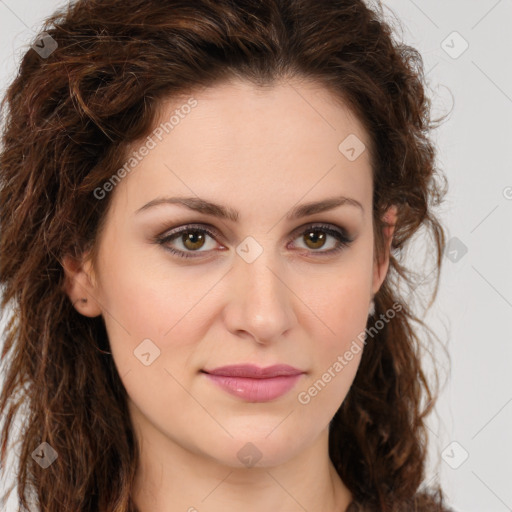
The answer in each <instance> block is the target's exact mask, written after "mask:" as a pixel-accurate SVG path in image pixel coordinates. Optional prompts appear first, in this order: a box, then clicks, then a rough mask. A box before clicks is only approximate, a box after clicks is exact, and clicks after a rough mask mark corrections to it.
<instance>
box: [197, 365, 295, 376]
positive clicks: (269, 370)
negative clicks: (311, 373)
mask: <svg viewBox="0 0 512 512" xmlns="http://www.w3.org/2000/svg"><path fill="white" fill-rule="evenodd" d="M202 371H203V372H205V373H209V374H210V375H223V376H225V377H248V378H253V379H265V378H270V377H278V376H281V375H299V374H301V373H304V372H303V371H302V370H298V369H297V368H294V367H293V366H290V365H287V364H275V365H273V366H267V367H266V368H261V367H259V366H255V365H253V364H235V365H229V366H219V367H218V368H214V369H213V370H202Z"/></svg>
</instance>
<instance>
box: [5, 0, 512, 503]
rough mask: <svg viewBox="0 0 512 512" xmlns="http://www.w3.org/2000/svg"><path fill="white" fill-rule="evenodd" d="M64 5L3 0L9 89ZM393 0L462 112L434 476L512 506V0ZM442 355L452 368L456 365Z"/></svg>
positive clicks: (470, 495)
mask: <svg viewBox="0 0 512 512" xmlns="http://www.w3.org/2000/svg"><path fill="white" fill-rule="evenodd" d="M64 3H65V2H63V1H61V2H58V1H55V0H37V1H34V0H32V1H28V0H16V1H15V0H0V29H1V30H0V90H1V91H4V89H5V87H6V85H7V83H8V82H9V81H10V80H11V79H12V78H13V77H14V75H15V69H16V66H17V64H18V61H19V58H20V55H21V53H22V51H23V48H24V47H26V45H27V44H28V43H29V42H30V41H31V39H32V38H33V37H34V36H35V35H36V34H37V33H38V32H39V27H40V26H41V21H42V19H43V18H44V17H45V16H47V15H49V14H50V13H52V12H53V10H54V9H55V8H57V7H58V6H60V5H63V4H64ZM383 3H384V5H385V6H386V8H390V9H391V10H392V11H393V12H395V13H396V15H397V16H398V18H399V19H400V22H401V26H402V28H403V33H402V32H401V31H400V28H399V27H396V28H397V30H398V31H399V34H401V35H399V37H400V38H402V39H403V40H404V41H405V42H406V43H408V44H411V45H413V46H415V47H416V48H418V49H419V50H420V52H421V54H422V56H423V58H424V63H425V70H426V72H427V73H428V75H427V77H428V80H429V86H430V91H429V95H430V96H431V98H432V102H433V106H434V114H439V115H441V114H443V113H445V112H447V111H450V110H452V112H451V115H450V117H449V118H448V120H447V121H445V123H444V124H443V125H442V127H441V128H439V129H438V130H437V131H436V133H435V139H436V141H437V143H438V147H439V153H438V163H439V166H440V167H441V168H442V169H443V170H444V172H445V173H446V175H447V177H448V180H449V186H450V190H449V193H448V195H447V198H446V202H445V204H444V206H443V209H442V210H441V211H440V214H441V220H442V221H443V222H444V223H445V226H446V228H447V231H448V239H449V240H450V242H449V244H450V245H449V253H447V254H446V259H445V265H444V270H443V274H442V279H441V285H440V291H439V296H438V299H437V302H436V304H435V305H434V306H433V307H432V308H431V310H430V311H429V312H428V314H427V316H426V320H427V322H428V325H429V326H430V327H431V328H432V329H434V331H435V332H436V333H437V335H438V336H439V337H440V339H441V340H442V341H443V342H444V343H445V345H446V346H447V349H448V352H449V357H450V359H451V362H452V363H451V364H452V371H451V375H450V376H449V378H448V379H447V381H446V385H445V387H444V388H443V390H442V393H441V396H440V400H439V402H438V406H437V408H436V414H435V415H433V416H432V417H430V418H429V422H428V425H429V430H430V452H429V453H430V458H429V467H428V472H427V478H426V482H434V481H436V480H438V481H440V482H441V483H442V485H443V487H444V489H445V491H446V493H447V495H448V498H449V503H450V504H451V506H453V508H454V509H455V510H457V511H462V512H484V511H485V512H506V511H512V486H511V485H510V484H511V483H512V462H511V461H512V437H511V432H512V371H511V370H512V368H511V366H512V365H511V363H512V343H511V342H512V340H511V330H512V271H511V269H510V266H511V263H512V242H511V238H512V237H511V230H510V221H511V220H512V154H511V152H510V147H511V146H512V80H511V79H512V68H511V66H512V59H511V56H510V50H512V36H511V32H512V1H511V0H498V1H496V0H481V1H480V0H479V1H477V0H472V1H468V0H464V1H463V0H448V1H444V2H440V1H437V2H434V1H430V2H427V1H426V0H415V1H413V0H385V1H384V2H383ZM389 15H390V14H389V12H388V16H389ZM393 23H395V22H393ZM454 31H455V32H457V33H458V34H454ZM466 44H467V45H468V48H467V49H466V50H465V51H464V52H462V50H463V49H464V47H465V45H466ZM459 54H460V55H459ZM425 243H426V242H425V241H423V240H421V238H420V239H419V240H418V243H417V245H416V246H415V247H414V249H413V250H412V251H411V257H412V258H414V260H415V261H418V262H419V261H423V260H422V254H424V253H425V245H424V244H425ZM422 244H423V245H422ZM437 356H438V358H439V363H438V367H439V369H440V370H441V372H442V371H443V368H444V367H446V366H447V363H448V361H447V359H446V357H445V356H444V355H443V353H441V352H440V351H439V350H437ZM427 364H428V363H427ZM11 502H12V500H10V503H11ZM13 511H14V508H8V512H13Z"/></svg>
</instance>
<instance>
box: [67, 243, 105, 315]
mask: <svg viewBox="0 0 512 512" xmlns="http://www.w3.org/2000/svg"><path fill="white" fill-rule="evenodd" d="M61 264H62V267H63V269H64V274H65V281H64V285H63V289H64V291H65V292H66V294H67V296H68V297H69V299H70V300H71V302H72V304H73V306H74V308H75V309H76V310H77V311H78V312H79V313H80V314H82V315H85V316H89V317H95V316H98V315H101V312H102V311H101V308H100V306H99V303H98V301H97V300H96V299H95V297H96V295H97V290H96V284H95V282H94V273H93V271H92V263H91V262H90V260H89V259H88V253H86V254H85V255H84V256H83V257H82V258H81V259H77V258H76V257H74V256H71V255H69V254H67V255H66V256H64V258H63V260H62V261H61Z"/></svg>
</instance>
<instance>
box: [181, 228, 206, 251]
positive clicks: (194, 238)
mask: <svg viewBox="0 0 512 512" xmlns="http://www.w3.org/2000/svg"><path fill="white" fill-rule="evenodd" d="M184 236H185V240H184V242H183V243H184V244H185V247H187V244H186V242H191V243H192V244H196V243H198V240H200V241H201V239H203V235H202V234H201V233H198V232H197V231H193V232H189V233H188V234H185V235H184ZM203 240H204V239H203ZM189 248H190V247H189ZM197 248H198V247H191V249H197Z"/></svg>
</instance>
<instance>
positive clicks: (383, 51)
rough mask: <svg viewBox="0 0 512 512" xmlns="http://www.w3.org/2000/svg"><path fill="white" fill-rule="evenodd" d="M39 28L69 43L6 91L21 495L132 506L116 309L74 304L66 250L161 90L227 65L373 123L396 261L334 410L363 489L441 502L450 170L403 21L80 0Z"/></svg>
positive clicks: (365, 495)
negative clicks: (440, 366) (437, 414)
mask: <svg viewBox="0 0 512 512" xmlns="http://www.w3.org/2000/svg"><path fill="white" fill-rule="evenodd" d="M43 30H44V31H45V32H46V33H47V34H48V35H49V36H50V37H51V38H52V39H53V40H54V41H55V42H56V43H57V47H56V48H55V49H54V50H53V52H52V53H51V54H50V55H47V56H44V57H43V56H42V55H41V54H40V52H37V51H35V49H34V48H29V49H28V50H27V51H26V52H25V53H24V55H23V57H22V59H21V64H20V66H19V71H18V74H17V76H16V77H15V79H13V81H12V82H11V84H10V85H9V88H8V89H7V92H6V94H5V97H4V99H3V101H2V110H3V111H4V112H5V116H4V126H3V130H2V139H1V153H0V204H1V210H0V232H1V241H0V284H1V286H2V301H1V303H0V307H1V308H2V310H3V313H4V315H5V316H6V317H7V318H6V325H5V328H4V334H3V336H4V347H3V351H2V365H3V366H4V369H3V372H4V375H5V381H4V384H3V387H2V391H1V394H0V412H1V413H2V416H3V417H4V419H5V421H4V424H3V429H2V432H1V440H2V442H1V454H0V460H1V463H2V467H4V468H5V462H6V456H7V453H8V452H7V448H8V446H9V439H11V438H12V437H13V436H12V434H13V432H14V429H13V428H12V426H13V425H15V424H17V425H18V427H19V436H20V437H19V450H18V451H17V453H16V455H17V459H16V460H17V462H18V470H17V474H16V485H17V487H18V500H19V501H18V505H19V506H20V507H21V506H22V505H23V506H24V507H27V506H28V501H27V498H28V497H29V496H28V495H27V493H28V491H29V490H32V491H33V492H34V497H35V499H36V502H37V506H38V507H39V509H40V510H42V511H45V512H62V511H63V510H65V511H71V510H73V511H75V512H93V511H94V512H98V511H99V512H105V511H115V512H135V511H136V510H137V508H136V506H135V504H134V503H133V501H132V498H131V488H132V483H133V480H134V475H135V471H136V468H137V465H138V462H139V459H138V445H137V442H136V439H135V436H134V433H133V431H132V425H131V421H130V417H129V414H128V409H127V395H126V391H125V389H124V387H123V385H122V382H121V380H120V377H119V375H118V373H117V370H116V367H115V365H114V362H113V360H112V357H111V356H110V355H109V353H108V348H109V341H108V337H107V333H106V329H105V324H104V322H103V319H102V317H96V318H88V317H84V316H82V315H80V314H79V313H78V312H77V311H76V310H75V309H74V307H73V304H71V301H70V300H69V298H68V296H67V295H66V294H65V292H64V280H65V275H64V271H63V266H62V263H61V262H62V261H63V257H64V256H65V255H66V254H71V255H75V256H77V257H78V256H79V255H80V254H82V253H83V252H84V251H85V250H87V249H89V248H93V249H94V248H95V247H96V245H95V244H96V240H97V239H98V234H99V232H100V230H101V229H102V223H103V222H104V219H105V214H106V211H107V209H108V206H109V198H110V197H111V194H110V195H109V196H107V197H106V198H105V199H104V200H101V201H99V200H98V199H96V197H95V196H94V190H95V189H96V188H97V187H99V186H100V185H101V184H103V183H104V182H105V181H106V180H107V179H108V178H110V177H111V176H112V175H113V173H114V172H115V170H116V169H119V168H120V167H121V166H122V164H123V162H125V161H126V156H127V151H128V148H129V146H130V144H131V143H133V142H134V141H136V140H139V139H140V138H142V137H145V136H147V135H148V134H149V133H150V131H151V130H152V128H153V127H154V124H155V122H156V120H157V118H158V111H159V107H160V106H161V104H162V102H163V101H164V100H166V99H168V98H170V97H173V96H174V95H178V94H187V93H188V92H190V91H193V90H195V89H197V88H203V87H211V86H214V85H215V84H217V83H220V82H222V81H225V80H230V79H234V78H239V79H240V78H241V79H243V80H246V81H250V82H252V83H253V84H256V85H260V86H264V85H272V84H273V83H275V82H276V81H278V80H281V79H287V78H298V79H303V80H309V81H314V82H315V83H317V84H319V85H321V86H323V87H324V88H326V89H328V90H329V91H330V92H332V93H333V95H334V98H335V99H336V98H338V99H340V100H341V101H343V103H344V104H346V105H348V106H349V108H351V110H352V111H353V112H354V114H355V115H356V117H357V118H358V119H359V120H360V121H361V122H362V123H363V126H364V128H365V129H366V130H367V133H368V134H369V136H370V140H371V147H369V148H368V150H369V154H370V157H371V167H372V173H373V183H374V195H373V221H374V236H375V250H376V255H377V256H376V257H378V258H381V257H382V255H383V253H384V250H385V245H384V238H383V229H384V227H385V222H384V220H383V214H384V212H385V210H386V209H387V208H388V207H389V206H390V205H396V206H397V209H398V217H397V223H396V227H395V232H394V235H393V240H392V246H391V254H390V266H389V270H388V273H387V275H386V278H385V280H384V283H383V284H382V286H381V288H380V290H379V291H378V293H377V294H376V296H375V307H376V311H375V314H374V315H372V316H370V317H369V319H368V327H371V325H375V324H376V323H377V322H379V321H380V322H381V323H382V324H383V327H382V328H380V329H378V330H377V329H376V330H377V333H376V334H375V335H374V336H372V338H373V339H372V340H371V342H369V343H368V344H367V346H366V347H365V350H364V351H363V354H362V359H361V362H360V367H359V369H358V372H357V374H356V377H355V380H354V382H353V385H352V387H351V388H350V391H349V393H348V395H347V397H346V399H345V400H344V402H343V404H342V405H341V407H340V408H339V410H338V411H337V413H336V414H335V416H334V418H333V419H332V421H331V424H330V436H329V455H330V458H331V460H332V462H333V464H334V466H335V468H336V470H337V472H338V473H339V475H340V477H341V478H342V480H343V482H344V483H345V484H346V485H347V487H348V488H349V489H350V491H351V492H352V494H353V496H354V500H355V503H357V504H359V505H360V506H361V507H367V508H368V509H371V510H379V511H381V512H398V511H402V510H403V511H407V512H410V511H412V510H429V511H430V510H436V511H437V510H445V508H444V507H443V504H442V502H443V492H442V491H441V489H440V488H439V487H437V488H436V489H435V492H434V491H433V490H432V489H427V488H423V490H421V489H420V484H422V482H423V480H424V478H425V464H426V455H427V441H428V437H427V432H426V426H425V417H426V416H427V415H428V414H429V412H430V411H431V410H432V408H433V406H434V404H435V400H436V398H437V394H436V393H437V388H436V390H435V389H434V387H435V385H437V386H438V383H439V379H438V376H437V373H435V376H436V381H435V385H434V384H433V383H432V382H429V380H428V379H427V378H426V373H425V372H424V370H423V368H422V360H423V359H422V357H423V356H422V354H423V353H424V352H430V348H431V346H432V344H431V343H430V341H431V336H430V333H431V332H432V331H431V330H430V329H429V328H428V327H427V326H426V325H425V323H424V322H423V321H422V320H421V319H420V318H419V317H418V316H416V315H415V314H414V312H413V309H414V308H413V307H412V306H411V305H412V304H413V303H414V300H415V299H416V298H417V297H418V294H417V292H415V290H416V288H417V287H418V286H419V285H420V284H422V283H423V282H427V278H428V277H430V276H434V277H435V286H434V290H433V291H432V293H431V301H430V302H429V305H428V307H430V305H431V304H432V303H433V301H434V299H435V297H436V295H437V289H438V285H439V277H440V271H441V263H442V256H443V252H444V247H445V233H444V228H443V227H442V225H441V223H440V222H439V219H438V218H437V217H436V214H435V211H434V208H435V207H436V206H438V205H439V204H440V203H441V201H442V200H443V196H444V195H445V193H446V179H445V183H444V185H445V186H444V187H443V184H442V183H440V182H439V180H437V177H442V178H444V176H443V175H442V174H441V172H440V171H439V169H438V168H437V166H436V159H435V157H436V151H435V147H434V144H433V142H432V140H431V138H430V132H431V130H432V129H433V128H434V127H435V124H434V121H433V120H432V119H431V102H430V99H429V98H428V97H427V95H426V77H425V75H424V71H423V62H422V58H421V56H420V54H419V52H418V51H417V50H415V49H413V48H412V47H410V46H407V45H405V44H403V43H401V42H399V41H397V40H396V39H395V37H394V34H393V28H392V26H391V25H390V23H389V22H387V21H385V18H384V15H383V12H382V6H381V5H380V4H375V5H374V6H373V8H370V7H369V6H368V5H366V4H365V3H364V2H363V1H362V0H259V1H253V0H187V1H186V2H185V1H180V0H165V1H156V0H78V1H75V2H71V3H70V4H69V5H68V6H66V7H65V8H63V9H62V10H59V11H57V12H55V13H54V14H53V15H52V16H51V17H49V18H48V19H46V21H45V24H44V29H43ZM46 41H47V42H48V41H51V40H50V39H49V38H48V36H47V39H46ZM420 228H422V229H424V230H425V234H424V236H425V237H427V236H428V235H430V245H429V248H428V252H429V254H431V255H433V256H434V268H433V270H431V271H430V274H429V275H427V273H426V272H425V274H421V273H418V272H414V271H413V270H412V269H411V268H408V266H406V261H405V260H406V258H405V249H406V248H407V247H408V246H409V245H410V243H411V240H412V238H413V236H414V235H415V234H416V233H417V232H418V231H419V230H420ZM403 285H405V286H406V288H407V287H409V292H408V293H407V294H406V292H405V291H404V290H403V289H402V290H401V287H402V286H403ZM396 304H399V305H400V307H399V308H394V309H393V310H394V311H395V315H394V317H393V318H392V319H388V321H386V322H383V321H382V319H383V314H385V312H387V311H389V310H391V309H392V308H393V305H396ZM379 319H380V320H379ZM414 324H417V325H416V326H415V325H414ZM419 329H424V332H425V334H426V339H428V340H429V342H428V343H423V341H422V339H423V338H422V337H421V336H420V335H419ZM424 349H425V350H424ZM434 391H436V392H434ZM24 409H25V411H24V420H23V421H22V422H21V421H18V422H17V423H16V418H17V417H18V416H17V415H18V414H19V413H21V412H22V411H23V410H24ZM10 434H11V435H10ZM42 442H47V443H48V444H49V445H51V447H52V448H53V449H54V450H55V451H56V452H57V454H58V455H59V456H58V457H57V459H56V460H55V461H54V462H53V464H51V465H50V466H49V467H48V468H46V469H42V468H41V467H40V465H38V464H36V463H35V462H34V460H33V458H34V459H35V457H33V455H34V452H35V451H36V449H37V448H38V447H39V446H40V444H41V443H42ZM11 490H12V488H11V489H10V490H9V494H10V492H11Z"/></svg>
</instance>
